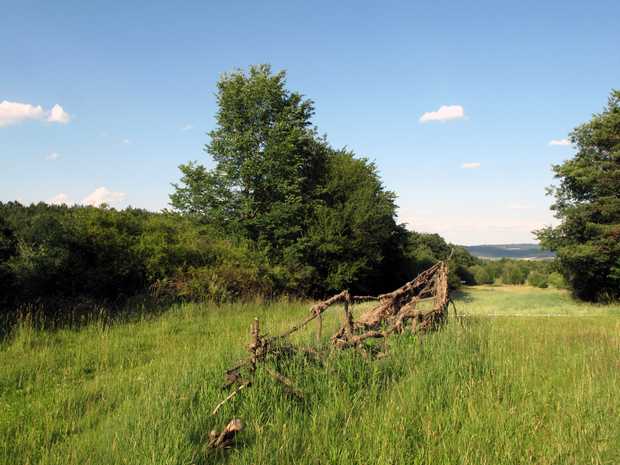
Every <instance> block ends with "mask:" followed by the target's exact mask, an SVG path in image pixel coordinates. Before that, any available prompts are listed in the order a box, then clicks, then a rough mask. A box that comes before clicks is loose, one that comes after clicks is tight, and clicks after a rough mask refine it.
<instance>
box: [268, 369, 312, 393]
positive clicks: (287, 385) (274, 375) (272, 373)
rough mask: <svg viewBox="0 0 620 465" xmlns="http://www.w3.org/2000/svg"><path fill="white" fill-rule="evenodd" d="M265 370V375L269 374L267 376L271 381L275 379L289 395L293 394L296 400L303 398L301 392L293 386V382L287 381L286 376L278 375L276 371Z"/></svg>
mask: <svg viewBox="0 0 620 465" xmlns="http://www.w3.org/2000/svg"><path fill="white" fill-rule="evenodd" d="M265 370H266V371H267V373H269V375H270V376H271V377H272V378H273V379H275V380H276V381H278V382H279V383H281V384H282V385H283V386H284V389H285V390H286V391H287V392H288V393H289V394H293V395H294V396H295V397H297V398H298V399H303V398H304V395H303V394H302V392H301V391H300V390H299V389H297V387H296V386H295V383H293V381H291V380H290V379H288V378H287V377H286V376H284V375H282V374H280V373H278V372H277V371H274V370H272V369H271V368H269V367H265Z"/></svg>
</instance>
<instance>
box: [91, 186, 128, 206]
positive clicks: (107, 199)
mask: <svg viewBox="0 0 620 465" xmlns="http://www.w3.org/2000/svg"><path fill="white" fill-rule="evenodd" d="M125 197H126V194H125V193H124V192H112V191H111V190H110V189H108V188H107V187H98V188H97V189H95V190H94V191H93V192H91V193H90V194H88V195H87V196H86V197H84V198H83V199H82V203H83V204H84V205H91V206H93V207H98V206H100V205H101V204H103V203H106V204H110V205H111V204H115V203H118V202H120V201H122V200H123V199H124V198H125Z"/></svg>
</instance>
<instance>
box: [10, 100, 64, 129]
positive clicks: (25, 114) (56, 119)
mask: <svg viewBox="0 0 620 465" xmlns="http://www.w3.org/2000/svg"><path fill="white" fill-rule="evenodd" d="M69 119H70V116H69V114H68V113H67V112H66V111H65V110H63V108H62V107H61V106H60V105H58V104H57V105H54V106H53V107H52V109H51V110H50V111H45V110H44V109H43V107H42V106H41V105H37V106H35V105H31V104H29V103H19V102H9V101H7V100H3V101H2V102H0V127H3V126H9V125H11V124H17V123H21V122H22V121H27V120H39V121H42V120H46V121H48V122H50V123H62V124H65V123H68V122H69Z"/></svg>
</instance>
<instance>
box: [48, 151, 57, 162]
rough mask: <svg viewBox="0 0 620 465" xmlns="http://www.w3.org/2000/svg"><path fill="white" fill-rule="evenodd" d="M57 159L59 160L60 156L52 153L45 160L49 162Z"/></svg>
mask: <svg viewBox="0 0 620 465" xmlns="http://www.w3.org/2000/svg"><path fill="white" fill-rule="evenodd" d="M59 158H60V155H59V154H58V153H56V152H52V153H50V154H49V155H47V156H46V157H45V159H46V160H50V161H55V160H58V159H59Z"/></svg>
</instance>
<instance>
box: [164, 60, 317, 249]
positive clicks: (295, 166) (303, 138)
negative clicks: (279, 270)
mask: <svg viewBox="0 0 620 465" xmlns="http://www.w3.org/2000/svg"><path fill="white" fill-rule="evenodd" d="M285 77H286V76H285V73H284V72H279V73H275V74H273V73H272V72H271V69H270V67H269V66H268V65H259V66H252V67H251V68H250V70H249V72H248V73H244V72H242V71H236V72H233V73H230V74H225V75H223V76H222V78H221V79H220V81H219V82H218V85H217V87H218V92H217V104H218V107H219V109H218V112H217V115H216V123H217V125H216V128H215V129H214V130H213V131H211V132H210V133H209V136H210V137H211V141H210V143H209V144H207V145H206V147H205V151H206V152H207V153H208V154H209V155H211V157H212V158H213V160H214V162H215V167H214V168H213V169H212V170H208V169H206V168H205V167H204V166H202V165H199V164H196V163H189V164H187V165H182V166H181V167H180V169H181V171H182V173H183V177H182V179H181V182H182V185H180V186H179V185H175V188H176V191H175V193H174V194H172V196H171V204H172V206H173V207H175V208H176V209H178V210H179V211H181V212H185V213H190V214H197V215H199V216H202V217H203V218H204V219H205V220H206V221H209V222H215V223H218V224H222V225H225V226H226V229H227V230H228V231H230V232H233V233H240V234H243V235H245V236H246V237H248V238H250V239H252V240H255V241H257V242H258V243H260V244H261V246H262V248H266V249H269V252H270V254H279V252H281V251H282V250H284V249H285V248H286V247H287V246H289V245H290V244H291V243H292V242H295V241H296V240H297V239H298V238H299V237H300V235H301V234H302V231H303V229H304V228H305V226H306V225H307V221H308V219H309V218H310V216H311V210H312V208H313V205H314V203H313V202H314V200H315V199H316V198H317V186H319V185H320V184H321V179H322V176H323V174H324V171H325V169H324V167H325V163H326V156H327V147H326V145H325V144H324V143H323V141H322V140H321V139H319V138H318V137H317V135H316V130H315V129H314V127H313V126H312V123H311V118H312V116H313V113H314V107H313V103H312V101H310V100H307V99H304V98H303V96H302V95H301V94H299V93H297V92H290V91H288V90H287V89H286V87H285V84H286V80H285Z"/></svg>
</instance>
